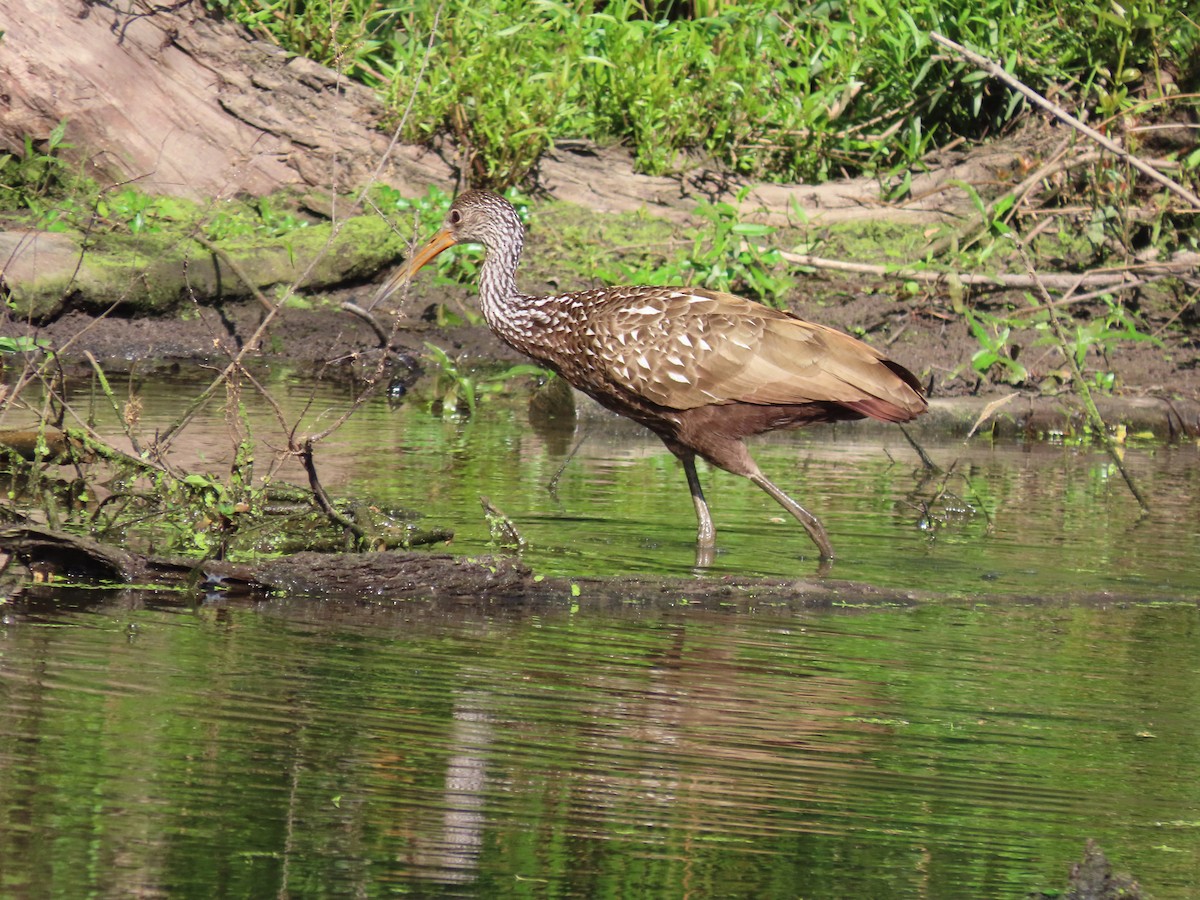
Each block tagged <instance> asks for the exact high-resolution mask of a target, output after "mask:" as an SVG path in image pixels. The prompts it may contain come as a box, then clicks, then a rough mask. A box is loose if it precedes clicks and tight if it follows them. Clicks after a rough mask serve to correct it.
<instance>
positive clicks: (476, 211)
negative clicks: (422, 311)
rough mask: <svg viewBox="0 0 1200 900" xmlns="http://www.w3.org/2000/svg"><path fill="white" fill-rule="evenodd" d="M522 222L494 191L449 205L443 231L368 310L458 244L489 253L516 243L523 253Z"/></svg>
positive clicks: (386, 284)
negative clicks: (478, 248) (469, 245)
mask: <svg viewBox="0 0 1200 900" xmlns="http://www.w3.org/2000/svg"><path fill="white" fill-rule="evenodd" d="M522 231H523V228H522V225H521V219H520V217H518V216H517V211H516V210H515V209H513V205H512V204H511V203H509V202H508V201H507V200H505V199H504V198H503V197H501V196H500V195H499V194H494V193H492V192H491V191H467V192H466V193H463V194H460V195H459V196H458V198H457V199H456V200H455V201H454V202H453V203H451V204H450V209H449V210H448V211H447V212H446V218H445V219H444V220H443V222H442V227H441V229H440V230H439V231H438V232H437V234H435V235H434V236H433V237H431V238H430V239H429V241H428V242H427V243H426V244H425V246H423V247H422V248H421V249H420V250H418V251H417V252H415V253H414V254H413V255H412V256H411V257H409V259H408V261H407V262H405V263H404V265H402V266H401V267H400V268H399V269H397V270H396V272H395V273H394V274H393V275H392V277H391V278H389V279H388V280H387V281H386V282H384V284H383V286H382V287H381V288H380V289H379V290H378V291H377V292H376V293H375V296H374V298H372V300H371V304H370V306H368V307H367V308H368V309H372V308H374V307H375V306H376V305H377V304H379V303H382V302H383V301H384V300H386V299H387V298H388V297H390V296H391V295H392V294H393V293H395V292H396V290H397V289H398V288H400V287H401V286H402V285H404V284H407V283H408V281H409V280H410V279H411V278H412V277H413V276H414V275H416V274H417V272H418V271H419V270H420V269H421V268H422V267H423V266H425V265H426V264H427V263H430V262H432V261H433V260H434V258H436V257H437V255H438V254H439V253H441V252H442V251H443V250H446V249H447V248H449V247H453V246H454V245H455V244H468V243H477V244H483V246H484V247H485V248H487V250H488V251H489V252H494V251H495V250H496V249H498V248H500V247H504V246H510V245H513V244H515V246H516V248H517V250H518V252H519V251H520V246H521V238H522Z"/></svg>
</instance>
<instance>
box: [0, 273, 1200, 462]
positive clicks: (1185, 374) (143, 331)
mask: <svg viewBox="0 0 1200 900" xmlns="http://www.w3.org/2000/svg"><path fill="white" fill-rule="evenodd" d="M446 290H447V289H444V288H433V289H428V288H426V289H424V290H423V291H422V292H421V293H420V294H417V295H416V296H415V299H414V302H412V303H410V307H411V308H413V309H417V310H419V309H420V308H421V307H422V306H423V305H424V301H425V300H432V298H433V297H434V296H436V295H438V294H439V293H445V291H446ZM455 290H456V292H457V293H458V294H459V296H458V297H457V299H460V300H462V301H465V302H466V303H471V302H472V300H471V297H470V294H471V291H470V289H461V290H458V289H455ZM368 293H369V288H357V287H356V288H348V289H344V290H341V291H338V292H336V293H335V294H333V295H331V296H330V297H329V299H328V300H327V301H326V302H325V303H323V304H321V305H320V306H318V307H315V308H288V309H284V310H283V311H282V312H281V313H280V315H279V316H278V317H277V318H276V319H275V320H274V321H273V322H272V324H271V325H270V327H269V329H268V331H267V333H266V335H265V337H264V339H263V345H262V347H261V349H260V350H259V351H257V352H255V353H253V354H252V355H251V357H250V360H251V362H250V364H251V365H256V364H262V365H290V366H296V367H297V368H298V369H301V370H309V371H314V369H313V367H314V366H319V367H323V368H322V369H321V371H322V372H323V377H333V378H337V377H353V376H354V375H355V374H356V373H358V372H360V371H362V370H363V369H364V368H369V367H370V366H371V365H373V360H374V359H375V355H376V354H377V352H378V349H379V341H378V338H377V337H376V335H375V333H374V332H373V331H372V330H371V329H370V328H369V327H368V326H367V324H366V323H365V322H363V321H362V320H361V319H359V318H357V317H356V316H353V315H351V314H349V313H347V312H345V311H343V310H342V309H340V308H339V306H338V304H339V303H340V302H342V301H357V302H361V301H362V300H363V299H364V296H365V295H366V294H368ZM797 312H798V314H799V315H801V316H802V317H804V318H810V319H813V320H815V321H820V322H822V323H825V324H829V325H833V326H835V327H840V328H843V329H845V330H852V329H854V328H855V327H856V326H859V323H862V322H872V321H889V322H894V321H895V319H896V318H897V317H901V318H903V320H904V321H903V322H902V323H901V325H902V329H903V330H902V333H901V334H900V335H899V339H895V335H896V332H897V330H898V329H896V328H895V327H892V328H891V330H890V334H889V335H888V339H889V340H890V344H887V346H886V352H888V354H889V355H891V356H892V357H893V358H895V359H896V360H897V361H898V362H900V363H902V364H903V365H906V366H908V367H909V368H911V369H912V370H913V371H915V372H918V373H920V377H922V378H923V379H927V383H929V384H930V385H931V390H930V398H931V401H932V402H931V406H930V412H929V414H927V415H926V416H924V417H923V418H922V419H920V420H918V422H917V423H916V424H915V427H916V428H917V430H918V431H919V432H923V433H943V434H953V435H964V434H966V433H967V432H968V431H969V430H970V429H971V428H972V426H977V430H979V429H982V430H983V431H984V432H985V433H991V434H994V435H995V436H999V437H1013V436H1018V437H1023V438H1029V439H1037V438H1041V437H1046V436H1058V435H1062V434H1067V435H1070V434H1076V433H1079V432H1080V431H1081V429H1082V426H1083V422H1084V415H1083V407H1082V403H1081V401H1080V400H1079V398H1078V397H1077V396H1076V395H1074V394H1073V393H1072V392H1071V391H1070V389H1069V386H1067V385H1059V386H1056V387H1055V389H1053V390H1050V391H1036V390H1030V389H1027V388H1026V389H1017V388H1013V387H1010V386H1008V385H1004V384H995V383H991V382H987V381H982V380H978V379H975V378H973V377H972V376H973V372H971V370H970V365H969V362H970V358H971V356H972V354H974V353H975V352H976V351H977V350H978V349H979V344H978V342H977V341H976V340H975V339H974V337H972V336H971V335H970V334H969V333H968V332H967V331H966V329H965V327H963V326H962V325H961V324H960V323H958V322H948V321H943V320H940V319H936V318H933V317H930V316H925V315H922V314H921V313H920V312H919V311H914V310H911V309H909V310H905V309H903V308H902V307H899V306H898V304H897V303H896V301H895V300H894V299H893V298H892V297H890V296H886V295H882V294H879V293H874V294H872V293H870V292H868V291H864V292H863V293H862V294H860V295H858V296H857V297H855V298H854V299H853V300H851V301H850V302H848V303H846V304H844V305H841V306H838V307H831V306H823V307H814V308H812V309H804V308H801V309H799V310H797ZM262 316H263V309H262V307H261V306H260V305H258V304H257V303H254V302H252V301H246V302H236V303H225V304H222V305H219V306H200V307H196V308H195V311H194V314H189V315H187V316H183V317H180V316H176V317H136V318H123V317H119V316H114V315H109V316H95V315H90V314H88V313H84V312H80V311H74V312H70V313H67V314H66V315H64V316H61V317H59V318H58V319H56V320H54V321H52V322H49V323H46V324H44V325H32V324H28V323H20V322H14V321H12V320H11V319H10V320H9V321H8V322H6V323H5V324H4V326H3V327H2V328H0V332H2V333H3V334H4V335H6V336H14V337H15V336H22V335H24V336H29V337H32V338H35V339H40V340H45V341H48V342H49V345H50V346H52V347H55V348H65V349H63V350H61V351H60V352H61V357H62V362H63V363H64V365H66V366H67V367H68V371H70V370H71V369H73V368H81V367H83V366H87V365H90V364H89V363H87V356H88V355H89V354H90V355H91V356H92V357H93V358H95V359H96V360H97V361H98V362H99V363H100V364H101V365H102V366H103V367H104V368H105V370H106V371H108V372H110V373H122V372H127V371H131V370H136V371H138V372H139V373H140V374H141V375H142V376H143V377H154V375H155V374H156V373H159V372H164V371H166V372H172V373H178V372H183V371H187V370H188V369H191V368H195V369H197V370H199V368H200V366H202V365H220V364H221V363H223V362H226V361H227V360H228V359H229V358H230V354H232V353H236V352H237V351H239V350H241V349H242V348H243V347H244V346H245V345H246V343H247V341H249V340H250V338H251V336H252V335H253V333H254V331H255V329H256V328H257V327H258V324H259V322H260V321H261V320H262ZM383 324H384V326H385V327H387V325H388V324H389V322H388V321H387V320H386V319H385V320H384V321H383ZM866 339H867V340H868V341H869V342H873V343H877V344H878V343H880V342H877V341H873V340H872V336H871V335H870V334H867V335H866ZM426 341H428V342H432V343H435V344H438V345H439V346H442V347H444V348H445V349H446V350H447V352H448V353H449V354H450V355H451V356H452V357H454V358H456V359H457V360H458V362H459V365H460V367H463V368H465V369H468V370H469V369H471V368H472V367H486V366H489V365H495V364H496V363H497V362H510V361H511V362H515V361H518V360H519V359H521V357H519V356H518V355H517V354H516V353H515V352H514V351H513V350H511V349H510V348H509V347H507V346H506V345H504V344H503V343H502V342H501V341H500V340H499V339H498V338H496V337H495V336H494V335H493V334H492V333H491V332H490V331H489V330H488V329H487V328H486V327H484V326H460V327H454V328H438V327H436V326H434V325H433V324H431V323H430V322H428V321H425V320H424V319H423V318H422V317H421V316H420V315H416V316H407V317H406V316H402V317H401V318H400V321H399V324H398V327H397V330H396V333H395V336H394V338H393V340H392V342H391V347H392V348H393V350H395V351H397V352H398V353H399V354H400V355H401V356H406V357H407V358H408V359H410V360H411V361H412V363H413V364H414V365H420V358H421V357H422V355H423V354H424V353H425V351H424V346H423V345H424V342H426ZM885 343H886V342H885ZM1187 343H1188V342H1187V341H1183V340H1180V341H1179V346H1178V347H1176V348H1174V349H1173V350H1171V349H1164V348H1160V347H1158V346H1156V345H1154V344H1152V343H1150V342H1139V343H1133V342H1126V343H1123V344H1122V345H1121V346H1120V347H1118V348H1117V349H1116V350H1115V351H1113V352H1112V353H1111V354H1110V355H1109V357H1108V359H1107V360H1106V361H1105V364H1106V365H1107V366H1109V367H1111V369H1112V370H1115V371H1116V372H1117V374H1118V384H1119V387H1118V388H1117V390H1115V391H1114V392H1112V393H1111V394H1099V393H1098V394H1097V395H1096V400H1097V405H1098V407H1099V409H1100V412H1101V414H1102V415H1103V416H1104V418H1105V420H1106V422H1108V423H1109V425H1110V426H1114V427H1115V426H1118V425H1119V426H1124V428H1125V429H1126V431H1127V432H1129V433H1132V434H1152V435H1154V436H1155V437H1156V438H1160V439H1165V440H1174V439H1180V438H1192V437H1196V436H1198V435H1200V347H1189V346H1187ZM1029 352H1030V353H1032V350H1031V351H1029ZM1047 368H1052V369H1054V371H1055V372H1056V373H1057V372H1058V371H1060V370H1061V363H1060V364H1059V366H1057V367H1055V366H1052V365H1051V366H1048V367H1047ZM956 370H959V373H958V374H957V375H956V376H955V377H952V378H949V377H946V376H947V374H948V373H953V372H955V371H956ZM963 370H965V371H963ZM1033 371H1035V370H1033ZM1046 377H1047V378H1050V377H1052V376H1049V375H1047V376H1046ZM584 403H585V404H586V399H584ZM985 413H988V415H987V417H986V418H985V419H983V420H982V421H981V416H983V415H984V414H985Z"/></svg>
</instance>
